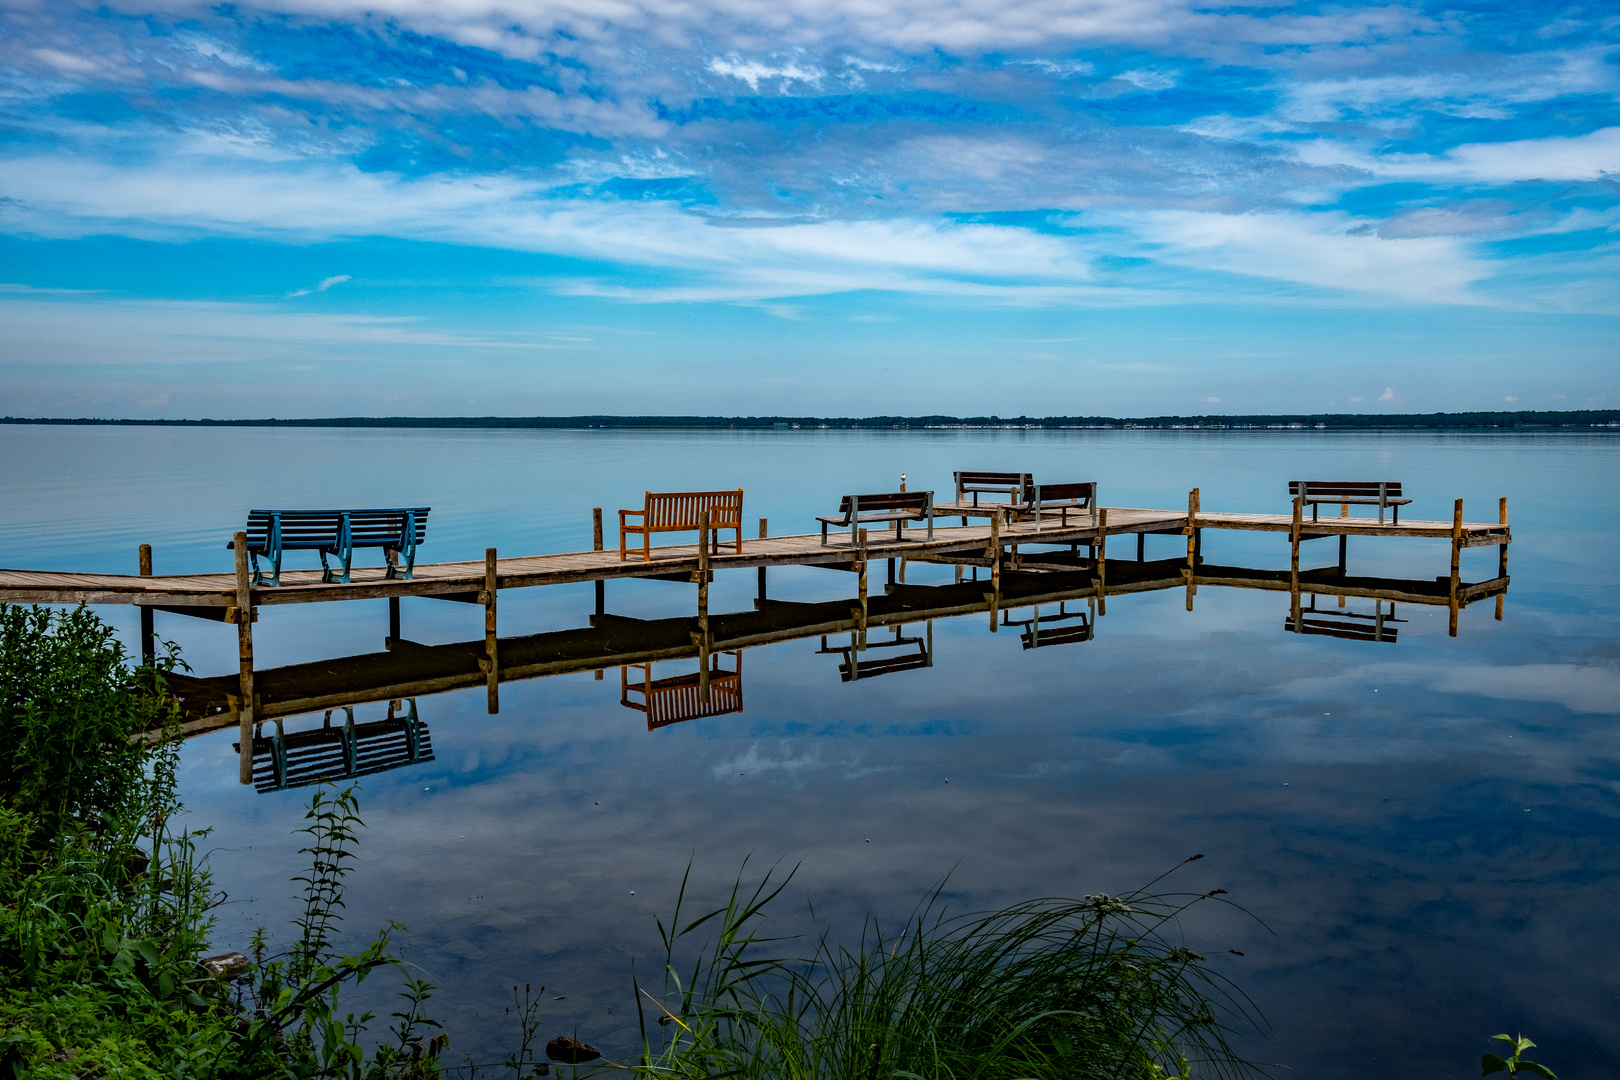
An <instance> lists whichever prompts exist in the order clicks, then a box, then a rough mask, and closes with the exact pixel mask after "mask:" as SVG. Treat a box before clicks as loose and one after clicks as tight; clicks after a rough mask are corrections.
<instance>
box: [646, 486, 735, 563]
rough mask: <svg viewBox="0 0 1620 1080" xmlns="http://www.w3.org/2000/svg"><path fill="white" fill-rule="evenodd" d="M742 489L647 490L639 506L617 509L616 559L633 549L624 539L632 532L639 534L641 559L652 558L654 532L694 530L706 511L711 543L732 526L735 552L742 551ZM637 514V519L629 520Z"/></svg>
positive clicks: (717, 541)
mask: <svg viewBox="0 0 1620 1080" xmlns="http://www.w3.org/2000/svg"><path fill="white" fill-rule="evenodd" d="M742 504H743V489H742V488H737V489H736V490H735V491H649V492H647V497H646V499H645V500H644V501H643V503H642V506H641V509H640V510H620V511H619V561H620V562H624V561H625V560H626V559H627V558H628V557H629V555H630V552H631V551H632V549H631V548H630V547H629V546H628V545H627V544H626V542H625V541H626V539H627V538H628V537H629V536H630V535H631V534H632V533H636V534H640V536H641V559H642V561H643V562H652V536H653V533H665V532H696V531H697V527H698V517H699V515H701V514H702V513H703V512H705V511H707V512H708V515H709V537H710V540H711V541H712V542H713V544H714V547H715V549H716V550H718V548H719V546H720V538H719V535H718V534H719V532H720V530H721V529H734V530H736V533H737V546H736V552H737V554H739V555H741V554H742ZM631 518H640V519H641V520H640V521H631V520H630V519H631Z"/></svg>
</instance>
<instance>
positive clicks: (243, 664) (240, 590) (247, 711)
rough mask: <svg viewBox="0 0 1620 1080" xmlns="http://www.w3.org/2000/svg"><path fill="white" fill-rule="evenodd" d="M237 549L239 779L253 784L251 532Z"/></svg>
mask: <svg viewBox="0 0 1620 1080" xmlns="http://www.w3.org/2000/svg"><path fill="white" fill-rule="evenodd" d="M232 539H233V540H234V545H233V546H234V547H235V549H236V615H235V617H236V657H237V667H236V685H237V693H238V694H239V695H240V696H241V701H240V702H239V703H238V705H237V707H236V720H237V724H236V727H237V739H238V740H239V742H238V746H239V756H238V759H237V761H238V769H237V779H238V780H240V781H241V782H242V783H244V784H251V783H253V716H254V713H255V711H256V710H255V709H254V707H253V706H254V704H255V701H254V696H253V583H252V578H250V577H249V576H248V549H247V533H245V532H239V533H237V534H236V535H235V536H234V537H233V538H232Z"/></svg>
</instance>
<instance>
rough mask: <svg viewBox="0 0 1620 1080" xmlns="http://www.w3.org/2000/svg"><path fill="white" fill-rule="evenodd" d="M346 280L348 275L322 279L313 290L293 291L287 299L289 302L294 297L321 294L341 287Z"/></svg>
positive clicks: (336, 275)
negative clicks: (336, 286)
mask: <svg viewBox="0 0 1620 1080" xmlns="http://www.w3.org/2000/svg"><path fill="white" fill-rule="evenodd" d="M348 280H349V275H348V274H335V275H333V276H332V277H329V278H322V279H321V283H320V284H319V285H316V286H315V287H314V288H313V289H294V290H293V291H292V292H290V293H288V294H287V299H289V300H291V299H292V298H293V297H295V296H309V295H310V294H311V293H323V292H325V291H326V290H327V289H330V288H331V287H332V286H334V285H341V284H343V283H344V282H345V281H348Z"/></svg>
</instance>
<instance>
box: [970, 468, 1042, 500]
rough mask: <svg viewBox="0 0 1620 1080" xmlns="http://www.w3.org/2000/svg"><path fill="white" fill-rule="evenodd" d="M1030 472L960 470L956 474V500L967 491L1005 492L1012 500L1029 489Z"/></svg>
mask: <svg viewBox="0 0 1620 1080" xmlns="http://www.w3.org/2000/svg"><path fill="white" fill-rule="evenodd" d="M1030 486H1031V484H1030V474H1029V473H1015V472H962V471H958V472H957V474H956V497H957V499H958V500H960V499H961V498H962V496H963V495H965V494H967V493H968V492H981V491H987V492H1006V493H1007V494H1008V495H1009V496H1011V497H1012V499H1013V500H1014V501H1017V500H1018V499H1019V498H1021V497H1023V495H1024V493H1025V492H1026V491H1028V490H1029V488H1030Z"/></svg>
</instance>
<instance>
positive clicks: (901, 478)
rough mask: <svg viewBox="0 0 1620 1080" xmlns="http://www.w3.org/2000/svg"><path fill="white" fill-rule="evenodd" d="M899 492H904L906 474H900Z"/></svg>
mask: <svg viewBox="0 0 1620 1080" xmlns="http://www.w3.org/2000/svg"><path fill="white" fill-rule="evenodd" d="M900 490H901V491H904V490H906V474H905V473H901V474H900Z"/></svg>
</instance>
